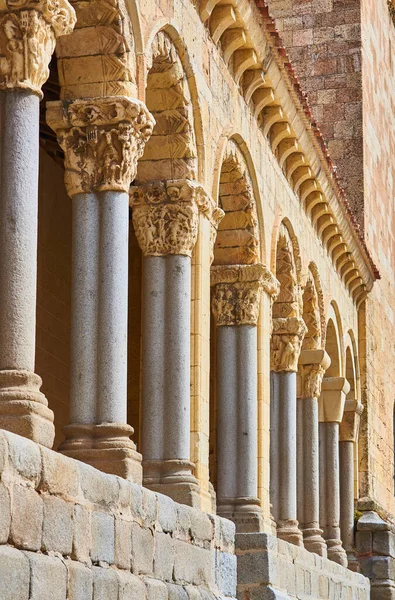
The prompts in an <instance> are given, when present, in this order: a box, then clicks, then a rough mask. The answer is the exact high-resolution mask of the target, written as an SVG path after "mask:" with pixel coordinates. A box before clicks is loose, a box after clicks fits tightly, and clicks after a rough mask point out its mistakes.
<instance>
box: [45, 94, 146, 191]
mask: <svg viewBox="0 0 395 600" xmlns="http://www.w3.org/2000/svg"><path fill="white" fill-rule="evenodd" d="M47 122H48V124H49V126H50V127H51V128H52V129H53V130H54V131H55V132H56V134H57V136H58V141H59V144H60V146H61V147H62V149H63V151H64V153H65V185H66V189H67V192H68V194H69V196H70V197H73V196H75V195H76V194H82V193H88V192H92V191H98V192H102V191H121V192H129V187H130V184H131V182H132V181H133V179H134V178H135V176H136V169H137V161H138V159H139V158H140V157H141V156H142V154H143V151H144V146H145V143H146V141H147V140H148V138H149V137H150V135H151V133H152V130H153V126H154V123H155V121H154V118H153V117H152V115H151V114H150V113H149V111H148V110H147V108H146V107H145V105H144V104H143V103H142V102H140V101H139V100H135V99H132V98H126V97H123V96H109V97H106V98H92V99H90V100H75V101H74V102H72V103H67V102H48V103H47Z"/></svg>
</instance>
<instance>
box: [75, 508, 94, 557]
mask: <svg viewBox="0 0 395 600" xmlns="http://www.w3.org/2000/svg"><path fill="white" fill-rule="evenodd" d="M91 548H92V529H91V511H90V510H89V509H88V508H86V507H85V506H81V504H76V505H75V506H74V514H73V550H72V557H73V558H74V559H75V560H78V561H81V562H85V563H88V562H90V555H91Z"/></svg>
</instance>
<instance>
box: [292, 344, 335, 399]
mask: <svg viewBox="0 0 395 600" xmlns="http://www.w3.org/2000/svg"><path fill="white" fill-rule="evenodd" d="M330 364H331V359H330V358H329V355H328V354H327V353H326V352H325V350H320V349H316V350H302V351H301V353H300V356H299V365H298V386H297V387H298V392H297V395H298V398H319V397H320V395H321V385H322V380H323V377H324V374H325V371H326V370H327V369H328V367H329V365H330Z"/></svg>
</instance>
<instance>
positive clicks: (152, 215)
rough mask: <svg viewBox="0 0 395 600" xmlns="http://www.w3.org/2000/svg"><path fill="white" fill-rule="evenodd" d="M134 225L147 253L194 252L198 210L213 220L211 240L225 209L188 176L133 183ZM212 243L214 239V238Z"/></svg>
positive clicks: (142, 246) (211, 222)
mask: <svg viewBox="0 0 395 600" xmlns="http://www.w3.org/2000/svg"><path fill="white" fill-rule="evenodd" d="M130 203H131V206H132V209H133V225H134V229H135V232H136V237H137V240H138V243H139V245H140V248H141V250H142V251H143V253H144V255H145V256H166V255H167V254H178V255H184V256H191V255H192V250H193V248H194V246H195V244H196V240H197V235H198V229H199V212H202V213H203V214H204V215H205V216H206V217H207V218H208V219H209V221H210V225H211V229H212V230H214V232H213V231H211V240H213V239H214V237H215V232H216V229H217V227H218V223H219V221H220V220H221V219H222V216H223V212H222V210H221V209H218V208H217V207H216V206H215V205H214V203H213V201H212V200H211V198H210V196H209V195H208V194H207V192H206V191H205V189H204V188H203V187H202V186H201V185H199V184H198V183H196V182H194V181H190V180H187V179H181V180H172V181H166V182H163V181H158V182H153V183H148V184H144V185H141V186H136V187H132V188H131V189H130ZM212 245H213V242H212Z"/></svg>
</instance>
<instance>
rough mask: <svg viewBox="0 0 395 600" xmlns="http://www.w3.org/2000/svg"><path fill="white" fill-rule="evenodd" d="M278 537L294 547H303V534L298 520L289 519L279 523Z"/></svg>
mask: <svg viewBox="0 0 395 600" xmlns="http://www.w3.org/2000/svg"><path fill="white" fill-rule="evenodd" d="M277 537H278V538H280V540H284V541H285V542H289V543H290V544H294V546H303V534H302V532H301V531H300V529H299V523H298V521H296V520H292V519H287V520H285V521H278V522H277Z"/></svg>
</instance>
